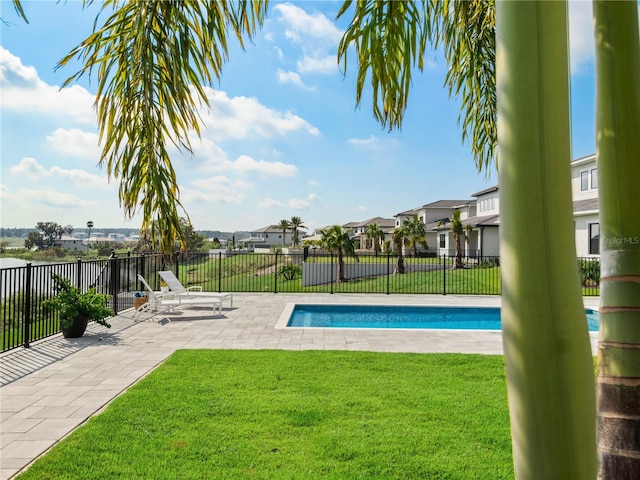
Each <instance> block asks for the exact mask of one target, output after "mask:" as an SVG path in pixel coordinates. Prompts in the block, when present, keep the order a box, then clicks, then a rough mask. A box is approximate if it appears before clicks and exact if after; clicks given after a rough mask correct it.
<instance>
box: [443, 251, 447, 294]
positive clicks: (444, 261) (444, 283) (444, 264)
mask: <svg viewBox="0 0 640 480" xmlns="http://www.w3.org/2000/svg"><path fill="white" fill-rule="evenodd" d="M446 294H447V254H446V253H445V254H443V255H442V295H446Z"/></svg>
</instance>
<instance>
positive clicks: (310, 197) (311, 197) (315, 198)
mask: <svg viewBox="0 0 640 480" xmlns="http://www.w3.org/2000/svg"><path fill="white" fill-rule="evenodd" d="M307 199H308V200H309V201H310V202H319V201H320V197H319V196H318V195H316V194H315V193H310V194H309V195H307Z"/></svg>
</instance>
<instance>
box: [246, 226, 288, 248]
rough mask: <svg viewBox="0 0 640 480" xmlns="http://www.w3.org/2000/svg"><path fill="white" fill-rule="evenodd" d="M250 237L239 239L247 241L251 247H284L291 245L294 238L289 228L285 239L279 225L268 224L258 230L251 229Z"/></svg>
mask: <svg viewBox="0 0 640 480" xmlns="http://www.w3.org/2000/svg"><path fill="white" fill-rule="evenodd" d="M249 235H250V236H249V237H248V238H243V239H240V240H238V242H239V243H246V244H247V245H249V246H250V247H259V248H271V247H282V246H283V245H286V246H291V244H292V243H293V240H292V238H291V230H287V231H286V233H285V235H284V239H283V238H282V229H281V228H278V226H277V225H268V226H266V227H263V228H259V229H257V230H251V231H250V232H249Z"/></svg>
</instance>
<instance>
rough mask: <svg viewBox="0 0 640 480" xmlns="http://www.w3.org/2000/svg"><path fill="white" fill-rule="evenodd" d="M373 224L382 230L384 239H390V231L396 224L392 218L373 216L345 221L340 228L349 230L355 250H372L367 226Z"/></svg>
mask: <svg viewBox="0 0 640 480" xmlns="http://www.w3.org/2000/svg"><path fill="white" fill-rule="evenodd" d="M374 224H375V225H378V227H380V230H382V231H383V232H384V235H385V238H384V240H390V239H391V231H392V230H393V229H394V228H395V226H396V221H395V219H393V218H382V217H373V218H369V219H367V220H363V221H361V222H349V223H346V224H344V225H342V228H344V229H346V230H349V236H350V237H352V238H353V239H354V240H355V241H356V249H357V250H373V242H372V241H371V239H370V238H367V228H368V227H369V225H374Z"/></svg>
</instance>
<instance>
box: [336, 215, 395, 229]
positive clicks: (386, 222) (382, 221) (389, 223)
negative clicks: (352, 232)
mask: <svg viewBox="0 0 640 480" xmlns="http://www.w3.org/2000/svg"><path fill="white" fill-rule="evenodd" d="M373 224H377V225H378V226H379V227H380V228H385V227H391V228H393V227H395V226H396V221H395V219H393V218H382V217H373V218H369V219H367V220H363V221H362V222H350V223H349V225H351V226H352V227H367V226H369V225H373ZM345 226H346V225H345Z"/></svg>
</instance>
